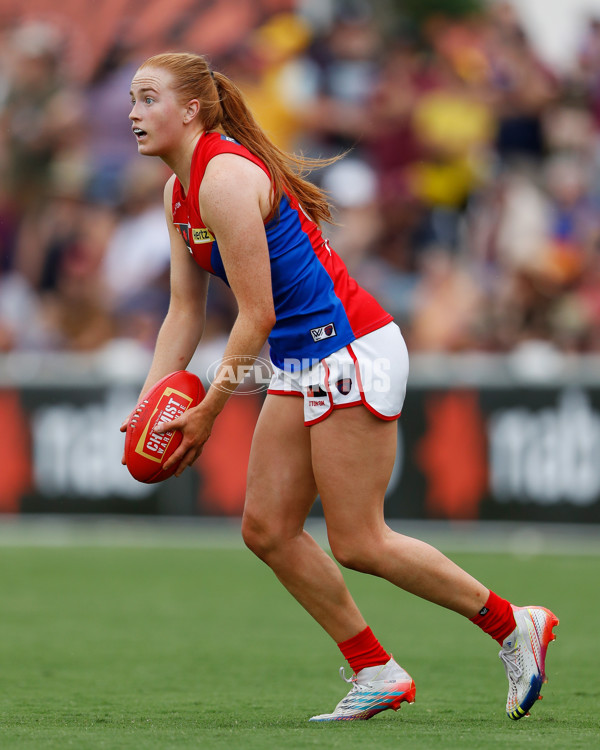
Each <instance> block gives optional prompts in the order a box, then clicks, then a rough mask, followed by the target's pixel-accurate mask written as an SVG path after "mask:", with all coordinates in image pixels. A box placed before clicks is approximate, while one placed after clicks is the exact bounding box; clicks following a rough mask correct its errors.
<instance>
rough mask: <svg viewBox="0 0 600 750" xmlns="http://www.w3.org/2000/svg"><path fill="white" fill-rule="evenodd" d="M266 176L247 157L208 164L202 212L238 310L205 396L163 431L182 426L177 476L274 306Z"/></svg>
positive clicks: (253, 350) (268, 325) (250, 356)
mask: <svg viewBox="0 0 600 750" xmlns="http://www.w3.org/2000/svg"><path fill="white" fill-rule="evenodd" d="M269 192H270V182H269V180H268V178H267V176H266V175H265V174H264V172H263V171H262V170H261V169H260V168H259V167H257V166H256V165H254V164H252V163H251V162H249V161H248V160H246V159H244V158H242V157H239V156H235V155H233V154H222V155H220V156H218V157H215V158H214V159H213V160H212V161H211V162H210V164H209V166H208V168H207V171H206V174H205V177H204V180H203V182H202V188H201V191H200V207H201V213H202V217H203V219H204V221H205V223H206V224H207V226H209V228H210V230H211V232H212V233H213V234H214V236H215V237H216V239H217V242H218V244H219V249H220V252H221V257H222V259H223V264H224V266H225V271H226V273H227V278H228V280H229V284H230V286H231V289H232V291H233V293H234V295H235V298H236V301H237V304H238V315H237V318H236V320H235V323H234V325H233V328H232V330H231V333H230V335H229V340H228V342H227V346H226V348H225V352H224V355H223V360H224V361H225V362H226V363H227V365H228V368H224V367H223V366H221V368H220V369H219V370H218V371H217V374H216V376H215V378H214V380H213V383H212V385H211V387H210V388H209V390H208V392H207V394H206V397H205V399H204V400H203V402H202V403H201V404H200V405H199V406H197V407H196V408H194V409H190V410H189V411H188V412H186V413H185V414H184V415H183V416H182V417H180V418H179V419H177V420H175V421H173V422H169V423H168V424H165V425H163V426H162V428H161V430H160V431H161V432H165V431H167V430H171V429H181V430H182V432H183V433H184V438H183V440H182V442H181V445H180V447H179V449H178V450H177V451H176V452H175V453H174V454H173V456H172V458H171V459H170V461H169V462H168V463H167V464H166V467H169V466H170V465H174V464H176V463H178V462H181V463H180V464H179V467H178V469H177V472H176V475H177V476H178V475H179V474H181V472H182V471H183V470H184V469H185V468H186V466H189V465H191V464H192V463H193V462H194V461H195V460H196V458H197V457H198V456H199V455H200V453H201V451H202V446H203V445H204V443H205V442H206V440H207V439H208V437H209V436H210V432H211V429H212V425H213V423H214V420H215V419H216V417H217V416H218V415H219V413H220V412H221V410H222V409H223V407H224V406H225V404H226V402H227V400H228V398H229V397H230V395H231V394H232V393H233V391H234V390H235V389H236V387H237V384H238V383H237V379H236V380H235V381H233V380H231V379H230V377H229V375H228V373H230V372H232V371H233V372H234V373H235V372H236V371H237V368H238V366H240V365H244V364H248V363H249V362H251V361H253V360H254V359H255V358H256V356H257V355H258V354H259V352H260V351H261V349H262V347H263V345H264V343H265V341H266V340H267V337H268V336H269V333H270V332H271V329H272V328H273V325H274V324H275V310H274V305H273V293H272V289H271V266H270V261H269V250H268V246H267V238H266V234H265V228H264V216H266V215H267V213H268V210H269V207H268V200H269Z"/></svg>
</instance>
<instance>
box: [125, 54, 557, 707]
mask: <svg viewBox="0 0 600 750" xmlns="http://www.w3.org/2000/svg"><path fill="white" fill-rule="evenodd" d="M131 100H132V109H131V113H130V115H129V117H130V119H131V123H132V130H133V134H134V136H135V138H136V140H137V148H138V152H139V153H140V154H143V155H145V156H157V157H159V158H160V159H162V160H163V161H164V162H165V163H166V164H167V166H168V167H170V169H171V170H172V171H173V175H172V177H171V178H170V179H169V180H168V182H167V184H166V188H165V213H166V220H167V224H168V228H169V235H170V239H171V252H172V260H171V300H170V307H169V310H168V313H167V315H166V318H165V320H164V323H163V325H162V327H161V330H160V332H159V335H158V338H157V342H156V349H155V353H154V358H153V361H152V365H151V367H150V371H149V373H148V377H147V379H146V382H145V385H144V387H143V390H142V392H145V391H146V390H147V389H148V388H149V387H150V386H152V385H153V384H154V383H155V382H156V381H157V380H159V379H160V378H162V377H163V376H164V375H166V374H168V373H169V372H171V371H173V370H179V369H183V368H185V367H187V365H188V363H189V362H190V359H191V357H192V355H193V354H194V351H195V349H196V347H197V346H198V343H199V341H200V338H201V336H202V331H203V326H204V317H205V309H206V297H207V287H208V278H209V275H211V274H212V275H215V276H219V277H220V278H221V279H223V281H225V283H226V284H228V285H229V286H230V287H231V289H232V291H233V293H234V295H235V298H236V301H237V305H238V313H237V318H236V320H235V323H234V325H233V327H232V329H231V332H230V334H229V339H228V343H227V346H226V349H225V352H224V355H223V361H224V362H226V363H227V365H228V366H227V367H224V366H222V367H221V369H220V370H219V371H218V372H217V374H216V376H215V378H214V380H213V382H212V385H211V387H210V388H209V390H208V392H207V394H206V398H205V399H204V400H203V401H202V403H201V404H200V405H199V406H197V407H195V408H193V409H190V410H188V411H187V412H186V413H185V414H184V415H183V416H182V417H181V418H179V419H177V420H175V421H173V422H169V423H167V424H164V425H163V426H162V427H161V428H160V431H161V432H165V431H170V430H173V429H177V430H181V432H182V434H183V439H182V442H181V445H180V447H179V449H178V450H177V451H176V453H175V454H174V455H173V456H172V458H171V459H170V464H167V466H166V467H165V468H168V466H169V465H178V468H177V471H176V474H177V475H180V474H181V472H182V471H183V470H184V469H185V468H186V467H188V466H190V465H191V464H192V463H193V462H194V461H195V460H196V458H197V457H198V456H199V454H200V452H201V450H202V446H203V445H204V443H205V442H206V441H207V440H208V438H209V436H210V433H211V429H212V426H213V423H214V421H215V419H217V418H218V416H219V413H220V412H221V410H222V409H223V407H224V405H225V403H226V401H227V399H228V398H229V397H230V395H231V393H233V391H234V390H235V387H236V385H237V379H236V378H235V377H232V375H231V373H235V372H237V371H239V368H243V367H244V366H245V365H247V364H248V363H249V362H251V361H252V360H253V359H254V358H255V357H256V356H257V355H258V354H259V352H260V351H261V349H262V347H263V345H264V344H265V342H266V341H268V343H269V347H270V356H271V360H272V363H273V369H274V375H273V378H272V381H271V384H270V387H269V390H268V394H267V396H266V398H265V402H264V406H263V408H262V411H261V414H260V417H259V419H258V423H257V426H256V431H255V434H254V439H253V443H252V449H251V455H250V462H249V467H248V482H247V495H246V501H245V509H244V515H243V521H242V533H243V538H244V541H245V543H246V544H247V546H248V547H249V548H250V549H251V550H252V551H253V552H254V553H255V554H256V555H258V557H260V558H261V559H262V560H264V561H265V562H266V563H267V565H269V566H270V567H271V568H272V570H273V572H274V573H275V575H276V576H277V577H278V578H279V580H280V581H281V583H282V584H283V585H284V586H285V587H286V588H287V589H288V590H289V591H290V593H291V594H292V595H293V596H294V597H295V598H296V599H297V600H298V602H299V603H300V604H301V605H302V606H303V607H305V609H306V610H307V611H308V612H309V613H310V614H311V615H312V617H313V618H314V619H315V620H316V621H317V622H318V623H319V624H320V625H321V626H322V627H323V628H324V629H325V631H326V632H327V633H328V634H329V635H330V636H331V637H332V638H333V639H334V641H335V642H336V643H337V644H338V646H339V648H340V650H341V652H342V654H343V656H344V657H345V659H346V660H347V661H348V663H349V665H350V668H351V669H352V671H353V673H354V676H353V677H352V679H349V680H347V682H349V683H351V685H352V687H351V689H350V692H349V693H348V695H347V696H346V697H345V698H344V699H343V700H341V701H340V703H339V704H338V705H337V706H336V708H335V709H334V710H333V712H332V713H329V714H321V715H318V716H314V717H312V720H313V721H330V720H352V719H369V718H370V717H371V716H373V715H375V714H376V713H379V712H380V711H383V710H385V709H388V708H392V709H398V708H399V707H400V704H401V703H402V702H403V701H408V702H412V701H413V700H414V697H415V684H414V682H413V680H412V678H411V677H410V675H409V674H407V672H406V671H405V670H404V669H402V667H400V666H399V664H397V663H396V661H395V660H394V659H393V658H392V657H391V656H390V654H389V653H388V652H387V651H386V650H385V649H384V648H383V646H382V645H381V644H380V643H379V641H378V640H377V638H376V637H375V635H374V634H373V632H372V631H371V629H370V628H369V627H368V625H367V623H366V622H365V620H364V618H363V616H362V614H361V612H360V610H359V609H358V607H357V605H356V603H355V602H354V600H353V599H352V597H351V595H350V593H349V591H348V589H347V587H346V585H345V583H344V579H343V577H342V574H341V571H340V568H339V567H338V565H336V563H335V561H334V560H333V559H332V558H331V557H330V556H329V555H328V554H327V553H326V552H325V551H323V550H322V549H321V548H320V547H319V546H318V545H317V544H316V543H315V541H314V540H313V539H312V538H311V536H310V535H309V534H308V533H307V532H306V531H305V529H304V522H305V519H306V517H307V515H308V513H309V510H310V508H311V506H312V504H313V502H314V500H315V497H316V495H317V493H318V494H319V495H320V498H321V502H322V505H323V512H324V515H325V521H326V525H327V533H328V540H329V545H330V548H331V552H332V554H333V557H334V558H335V560H337V561H338V562H339V563H340V564H341V565H342V566H344V567H347V568H352V569H354V570H358V571H362V572H365V573H371V574H373V575H376V576H380V577H382V578H385V579H387V580H388V581H390V582H391V583H393V584H395V585H396V586H399V587H401V588H402V589H405V590H406V591H409V592H411V593H413V594H416V595H418V596H420V597H423V598H424V599H428V600H429V601H432V602H435V603H436V604H439V605H441V606H443V607H447V608H449V609H452V610H454V611H455V612H458V613H459V614H461V615H463V616H464V617H467V618H469V619H470V620H471V621H472V622H474V623H475V624H476V625H478V626H479V627H481V628H482V629H483V630H484V631H485V632H487V633H489V635H491V636H492V637H493V638H495V639H496V640H497V641H498V643H499V644H500V645H501V651H500V656H501V658H502V660H503V662H504V665H505V669H506V673H507V676H508V680H509V693H508V702H507V712H508V715H509V716H510V717H511V718H513V719H518V718H520V717H521V716H523V715H525V714H526V713H527V712H528V710H529V709H530V707H531V706H532V704H533V703H534V702H535V700H536V698H537V697H538V695H539V693H540V689H541V685H542V682H543V681H544V679H545V674H544V661H545V654H546V648H547V645H548V642H549V641H550V640H551V639H552V638H553V634H552V628H553V627H554V626H555V625H557V624H558V620H557V618H556V617H555V616H554V615H553V614H552V613H551V612H550V611H548V610H546V609H544V608H542V607H537V606H536V607H533V606H531V607H522V608H519V607H514V606H512V605H511V604H510V603H509V602H508V601H507V600H505V599H502V598H501V597H499V596H497V595H496V594H495V593H493V592H492V591H489V590H488V589H487V588H486V587H485V586H483V585H482V584H481V583H479V581H477V580H475V579H474V578H472V577H471V576H470V575H468V574H467V573H466V572H465V571H463V570H462V569H461V568H459V567H458V566H457V565H455V564H454V563H453V562H451V561H450V560H449V559H448V558H446V557H445V556H444V555H442V554H441V553H440V552H438V551H437V550H436V549H434V548H432V547H431V546H429V545H428V544H425V543H424V542H421V541H418V540H416V539H412V538H409V537H406V536H403V535H401V534H398V533H395V532H394V531H392V530H391V529H390V528H389V526H387V525H386V523H385V520H384V514H383V502H384V493H385V490H386V487H387V485H388V481H389V479H390V475H391V471H392V467H393V465H394V458H395V454H396V440H397V425H396V420H397V418H398V417H399V416H400V412H401V409H402V403H403V400H404V394H405V388H406V381H407V374H408V356H407V352H406V347H405V345H404V341H403V339H402V335H401V333H400V330H399V329H398V327H397V326H396V325H395V323H394V322H393V320H392V317H391V315H389V314H388V313H387V312H386V311H385V310H384V309H382V307H381V306H380V305H379V304H378V303H377V301H376V300H375V299H374V298H373V297H372V296H371V295H369V294H368V293H367V292H366V291H364V290H363V289H362V288H361V287H360V286H358V284H357V283H356V282H355V281H354V280H353V279H352V278H350V277H349V275H348V273H347V270H346V268H345V266H344V264H343V262H342V261H341V260H340V258H339V257H338V256H337V255H336V253H335V252H334V250H333V249H332V248H331V247H330V246H329V244H328V242H327V240H326V239H325V238H324V237H323V235H322V234H321V230H320V223H321V222H324V221H327V220H329V219H331V214H330V208H329V205H328V203H327V200H326V198H325V196H324V194H323V193H322V192H321V191H320V190H319V189H317V187H315V186H314V185H312V184H311V183H309V182H308V181H306V180H305V179H303V178H302V177H301V174H302V173H303V170H306V168H311V167H314V166H316V163H315V162H312V161H309V160H303V159H301V158H297V157H294V156H291V155H288V154H285V153H283V152H281V151H280V150H279V149H277V148H276V147H275V146H274V145H273V144H272V143H271V142H270V141H269V139H268V138H267V136H266V135H265V133H264V132H263V131H262V130H261V128H260V127H259V125H258V124H257V122H256V121H255V120H254V118H253V116H252V114H251V113H250V111H249V110H248V107H247V106H246V104H245V101H244V99H243V96H242V95H241V93H240V91H239V90H238V88H237V87H236V86H235V85H234V83H233V82H232V81H231V80H230V79H229V78H227V77H226V76H225V75H223V74H221V73H217V72H213V71H211V69H210V67H209V66H208V64H207V62H206V60H205V59H204V58H203V57H201V56H197V55H193V54H186V53H168V54H161V55H156V56H154V57H151V58H150V59H148V60H146V61H145V62H144V63H143V64H142V65H141V66H140V68H139V69H138V71H137V72H136V74H135V76H134V78H133V81H132V84H131ZM122 429H124V426H122ZM157 431H158V430H157Z"/></svg>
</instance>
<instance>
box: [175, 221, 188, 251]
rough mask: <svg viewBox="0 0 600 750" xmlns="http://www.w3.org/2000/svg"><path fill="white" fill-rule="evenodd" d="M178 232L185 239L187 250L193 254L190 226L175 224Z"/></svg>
mask: <svg viewBox="0 0 600 750" xmlns="http://www.w3.org/2000/svg"><path fill="white" fill-rule="evenodd" d="M175 226H176V227H177V231H178V232H179V234H180V235H181V236H182V237H183V239H184V242H185V244H186V245H187V249H188V250H189V251H190V253H191V252H192V246H191V245H190V227H189V225H188V224H175Z"/></svg>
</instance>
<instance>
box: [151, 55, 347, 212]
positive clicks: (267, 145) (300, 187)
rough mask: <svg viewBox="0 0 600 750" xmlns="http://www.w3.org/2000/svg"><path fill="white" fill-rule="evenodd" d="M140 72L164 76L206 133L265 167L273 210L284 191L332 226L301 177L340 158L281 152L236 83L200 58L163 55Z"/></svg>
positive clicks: (317, 192) (323, 201) (324, 205)
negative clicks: (192, 106) (234, 144)
mask: <svg viewBox="0 0 600 750" xmlns="http://www.w3.org/2000/svg"><path fill="white" fill-rule="evenodd" d="M142 68H160V69H162V70H166V71H168V72H169V73H170V74H171V76H172V79H173V84H172V88H173V89H174V91H175V92H176V93H177V94H178V96H179V97H180V100H181V101H182V102H186V101H189V100H190V99H198V100H199V101H200V113H199V117H200V118H201V120H202V123H203V126H204V129H205V130H206V131H209V130H222V131H223V132H224V133H225V135H228V136H230V137H232V138H235V140H236V141H238V142H239V143H241V144H242V145H243V146H245V147H246V148H247V149H248V150H249V151H250V152H251V153H253V154H254V155H255V156H258V158H259V159H261V161H263V162H264V164H265V166H266V167H267V169H268V171H269V173H270V175H271V179H272V182H273V194H272V199H271V205H272V207H273V208H274V209H276V207H277V206H278V205H279V202H280V200H281V198H282V195H283V193H284V191H287V192H288V193H290V194H291V195H293V196H294V197H295V198H296V199H297V200H298V202H299V203H300V205H301V206H302V208H303V209H304V210H305V211H306V213H307V214H308V215H309V216H310V217H311V218H312V219H313V220H314V221H316V222H320V221H332V216H331V207H330V205H329V202H328V200H327V196H326V194H325V193H324V191H323V190H321V189H319V188H318V187H317V186H316V185H313V184H312V183H311V182H308V181H307V180H306V179H304V176H305V175H307V174H308V173H309V172H311V171H312V170H313V169H316V168H319V167H323V166H327V165H328V164H332V163H333V162H335V161H337V160H338V159H339V158H340V157H334V158H332V159H311V158H307V157H303V156H297V155H295V154H288V153H286V152H285V151H282V150H281V149H280V148H278V147H277V146H276V145H275V144H274V143H273V142H272V141H271V140H270V139H269V138H268V136H267V135H266V133H265V132H264V130H263V129H262V128H261V127H260V125H259V124H258V122H257V121H256V119H255V118H254V115H253V114H252V112H251V111H250V109H249V107H248V105H247V104H246V101H245V99H244V95H243V94H242V92H241V91H240V89H239V88H238V87H237V86H236V85H235V83H234V82H233V81H232V80H231V79H230V78H228V77H227V76H226V75H223V73H217V72H213V71H211V69H210V67H209V65H208V63H207V61H206V59H205V58H204V57H202V56H201V55H195V54H192V53H188V52H166V53H162V54H159V55H154V56H153V57H150V58H148V59H147V60H146V61H145V62H144V63H142V65H141V66H140V69H142Z"/></svg>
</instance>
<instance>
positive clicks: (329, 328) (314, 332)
mask: <svg viewBox="0 0 600 750" xmlns="http://www.w3.org/2000/svg"><path fill="white" fill-rule="evenodd" d="M310 335H311V336H312V337H313V341H323V339H330V338H332V337H333V336H337V333H336V332H335V326H334V325H333V323H328V324H327V325H326V326H322V327H321V328H311V329H310Z"/></svg>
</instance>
